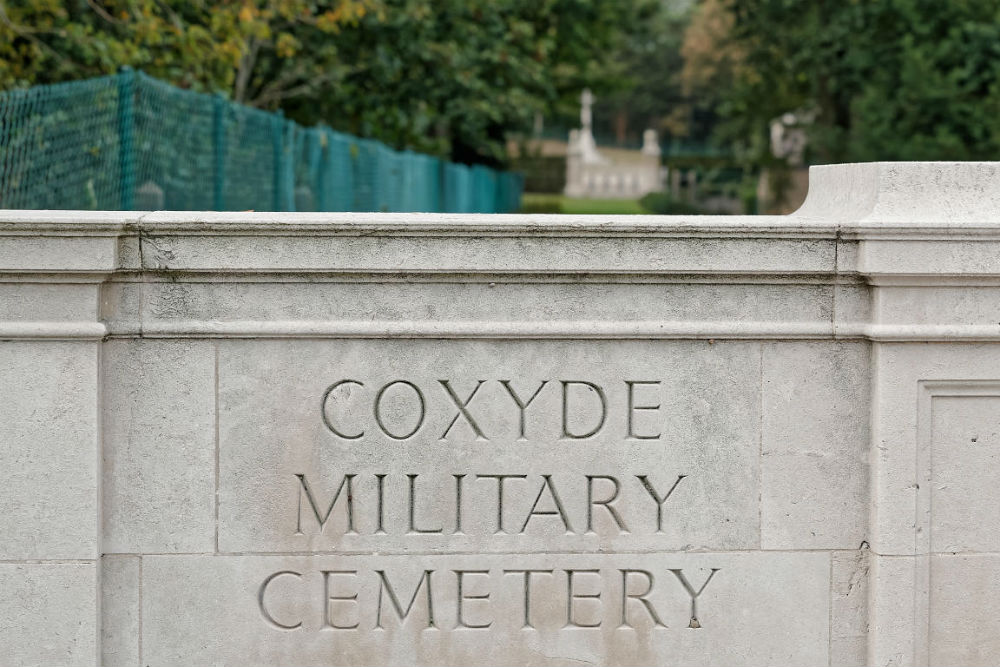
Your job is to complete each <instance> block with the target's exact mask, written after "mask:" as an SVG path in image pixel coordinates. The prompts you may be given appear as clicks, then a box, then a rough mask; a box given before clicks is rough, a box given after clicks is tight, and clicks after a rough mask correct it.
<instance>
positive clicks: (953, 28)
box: [722, 0, 1000, 162]
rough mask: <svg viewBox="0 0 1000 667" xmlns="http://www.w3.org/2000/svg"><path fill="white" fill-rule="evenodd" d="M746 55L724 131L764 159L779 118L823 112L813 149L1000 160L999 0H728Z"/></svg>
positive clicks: (837, 155) (815, 153)
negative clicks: (792, 113)
mask: <svg viewBox="0 0 1000 667" xmlns="http://www.w3.org/2000/svg"><path fill="white" fill-rule="evenodd" d="M727 3H728V4H727V8H728V10H729V11H730V12H731V13H732V15H733V18H734V28H733V30H732V33H731V35H730V39H731V40H732V43H733V44H735V46H736V47H737V49H738V50H739V51H740V52H741V54H742V56H743V58H744V60H743V67H742V70H741V71H740V72H739V73H738V76H736V77H735V82H734V85H733V86H732V87H731V89H730V90H729V93H728V94H726V95H725V97H724V100H723V102H722V104H723V106H722V111H723V113H724V115H725V116H726V118H727V123H726V126H725V129H724V132H725V134H726V136H727V137H729V138H730V139H732V140H739V138H741V137H743V138H746V137H753V139H752V142H751V143H750V144H748V145H747V148H748V149H749V150H750V152H751V153H752V154H753V155H755V156H756V159H758V160H759V159H760V158H761V157H762V156H763V154H764V153H765V152H766V149H767V144H766V138H765V136H764V132H765V129H766V127H767V124H768V123H769V121H770V120H771V119H773V118H776V117H777V116H779V115H781V114H782V113H784V112H787V111H793V110H808V111H814V112H815V113H816V118H815V122H814V123H813V124H812V126H811V127H810V128H809V135H810V137H809V138H810V149H811V151H812V155H811V157H812V160H813V161H817V162H833V161H857V160H860V161H864V160H969V159H996V158H997V155H998V153H1000V113H998V112H1000V4H998V3H997V2H996V0H955V1H953V2H938V1H936V0H846V1H845V0H727Z"/></svg>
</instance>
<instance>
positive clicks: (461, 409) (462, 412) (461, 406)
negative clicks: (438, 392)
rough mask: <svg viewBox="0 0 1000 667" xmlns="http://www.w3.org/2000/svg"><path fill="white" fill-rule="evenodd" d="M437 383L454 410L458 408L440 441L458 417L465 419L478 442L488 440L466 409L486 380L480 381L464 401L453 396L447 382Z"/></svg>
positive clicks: (453, 393) (453, 392)
mask: <svg viewBox="0 0 1000 667" xmlns="http://www.w3.org/2000/svg"><path fill="white" fill-rule="evenodd" d="M438 382H440V383H441V386H442V387H444V390H445V393H447V394H448V397H449V398H451V402H452V403H454V404H455V407H456V408H458V412H456V413H455V418H454V419H452V420H451V423H450V424H448V428H446V429H445V430H444V433H442V434H441V439H442V440H444V439H445V438H446V437H448V431H450V430H451V427H452V426H454V425H455V422H457V421H458V418H459V417H465V421H467V422H468V423H469V426H471V427H472V430H473V431H475V433H476V438H477V439H478V440H489V438H487V437H486V436H485V435H484V434H483V430H482V429H481V428H479V424H477V423H476V420H475V419H473V418H472V415H470V414H469V409H468V406H469V403H471V402H472V398H473V397H474V396H475V395H476V392H477V391H479V388H480V387H482V386H483V383H484V382H486V380H480V381H479V384H477V385H476V388H475V389H473V390H472V393H471V394H469V397H468V398H466V399H465V400H464V401H463V400H461V399H460V398H459V397H458V396H456V395H455V391H454V390H453V389H452V388H451V385H450V384H448V381H447V380H438Z"/></svg>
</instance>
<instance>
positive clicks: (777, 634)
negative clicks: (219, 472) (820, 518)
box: [142, 552, 830, 667]
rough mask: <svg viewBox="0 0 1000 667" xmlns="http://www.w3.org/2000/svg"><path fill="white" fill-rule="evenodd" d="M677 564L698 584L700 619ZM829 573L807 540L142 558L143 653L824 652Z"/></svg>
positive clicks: (803, 660)
mask: <svg viewBox="0 0 1000 667" xmlns="http://www.w3.org/2000/svg"><path fill="white" fill-rule="evenodd" d="M712 568H717V571H716V572H715V574H714V575H713V574H712ZM525 569H528V570H544V572H539V573H536V574H533V575H531V584H530V586H531V589H530V595H529V596H528V598H527V599H528V612H527V616H528V617H527V619H526V618H525V599H526V595H525V588H524V577H525V575H524V574H523V572H521V571H522V570H525ZM623 569H625V570H634V569H642V570H645V571H647V572H649V573H650V576H651V577H652V581H653V587H652V590H651V592H650V593H649V595H648V596H647V597H646V598H645V599H646V601H647V602H649V603H650V604H649V606H648V607H647V606H646V605H644V604H643V603H642V602H641V601H640V600H639V599H638V598H630V599H628V600H627V604H626V605H625V606H626V609H625V611H624V612H623V604H622V603H623V600H622V598H623V595H622V593H623V588H622V581H623V573H622V570H623ZM512 570H513V572H512ZM550 570H551V573H549V571H550ZM568 570H574V571H575V572H574V574H573V575H568V574H567V571H568ZM672 570H678V571H679V574H681V575H683V577H684V578H685V579H686V580H687V581H688V583H689V584H690V585H691V586H692V587H693V588H694V589H695V590H696V591H697V590H703V592H702V594H701V595H700V596H699V597H698V602H697V612H696V617H697V624H698V625H700V626H701V627H700V628H691V627H689V626H690V625H692V624H693V621H692V616H691V595H690V594H689V593H688V591H687V590H686V589H685V587H684V586H683V585H682V584H681V583H680V578H679V577H678V576H677V575H675V574H674V573H673V572H672ZM324 571H325V572H330V573H331V574H328V575H324V574H323V572H324ZM279 572H286V573H291V574H283V575H280V576H278V577H275V576H274V575H275V574H276V573H279ZM380 572H381V573H382V574H381V575H380V574H379V573H380ZM427 572H431V573H432V574H430V575H428V574H427ZM456 572H463V574H462V575H461V580H462V596H463V598H464V599H463V602H462V605H461V610H462V611H461V613H462V617H461V621H460V620H459V608H460V607H459V603H458V600H459V593H458V581H459V575H458V574H457V573H456ZM467 572H468V573H467ZM505 572H506V574H505ZM829 572H830V561H829V557H828V556H827V555H826V554H822V553H815V552H814V553H798V554H791V553H759V552H758V553H732V552H730V553H704V554H618V555H591V556H586V555H579V554H559V555H556V554H538V555H523V554H517V555H514V554H508V555H488V556H484V555H463V556H440V555H419V556H418V555H408V556H310V557H305V556H303V557H291V556H222V557H211V556H147V557H144V558H143V591H142V600H143V635H142V644H143V664H146V665H149V666H150V667H161V666H163V667H167V666H172V665H190V666H191V667H201V666H210V665H211V666H215V665H225V666H229V665H233V666H235V665H241V666H244V667H264V666H267V665H276V664H281V665H301V666H302V667H307V666H308V667H319V666H321V665H323V666H325V665H382V664H385V665H396V664H400V665H405V664H413V663H414V662H418V663H421V664H445V665H466V664H470V663H474V664H483V665H507V664H524V665H566V664H577V663H581V662H583V663H590V664H608V665H622V664H648V665H690V664H708V665H717V664H745V665H769V664H808V665H815V664H826V662H827V652H828V648H829V607H828V600H829V590H830V580H829ZM709 576H711V579H708V578H709ZM272 577H273V578H272ZM628 577H629V594H630V595H635V596H639V595H641V594H642V593H644V592H645V591H646V590H647V587H648V586H647V584H648V581H649V580H648V579H647V578H646V575H644V574H639V573H634V572H633V573H632V574H630V575H628ZM570 578H572V585H573V593H574V599H573V604H572V607H570V604H569V597H568V592H569V585H570V584H569V582H570ZM269 579H270V581H269ZM428 579H429V580H430V581H431V584H432V585H431V587H430V588H431V597H430V608H429V607H428V601H427V600H428V598H427V583H426V582H427V580H428ZM706 580H708V584H707V585H705V587H704V589H702V588H701V586H702V584H703V583H704V582H705V581H706ZM265 582H269V583H268V584H267V586H266V587H265V589H264V592H263V596H261V585H262V584H264V583H265ZM418 585H419V586H420V588H417V586H418ZM380 589H381V591H382V600H381V612H380V611H379V609H380V607H379V591H380ZM390 589H391V590H392V592H393V594H394V595H395V596H396V597H395V598H394V599H393V598H390V593H389V590H390ZM414 591H416V593H417V595H416V596H414ZM327 594H329V599H328V600H327V602H326V604H327V605H328V606H327V608H326V611H324V604H325V603H324V597H326V596H327ZM354 595H357V599H356V600H355V599H353V596H354ZM487 595H488V596H489V597H488V598H485V597H477V596H487ZM588 595H600V599H597V598H593V597H589V598H588V597H584V596H588ZM341 598H351V599H341ZM411 599H412V600H413V606H412V608H411V609H410V610H409V613H408V614H406V615H405V619H404V620H403V621H402V622H401V621H400V614H399V613H398V611H397V608H396V607H395V606H394V600H395V601H398V602H399V603H400V608H401V611H403V612H406V611H407V608H408V606H409V602H410V600H411ZM178 609H182V610H184V613H177V611H178ZM429 609H430V611H429ZM570 609H572V612H571V611H570ZM650 609H652V613H651V612H650ZM570 613H572V618H570ZM653 613H655V614H656V617H657V619H659V621H660V622H661V623H662V624H663V625H664V626H666V627H658V626H657V625H656V622H655V621H654V620H653V616H652V614H653ZM623 614H624V616H623ZM268 616H270V619H268ZM432 617H433V618H432ZM300 623H301V625H299V624H300ZM355 624H357V626H358V627H356V628H353V629H337V628H335V627H331V626H344V627H346V626H353V625H355ZM486 624H490V627H489V628H473V627H465V626H474V625H486ZM526 624H530V626H531V627H526ZM380 625H381V628H380V627H379V626H380ZM280 626H295V627H284V628H283V627H280ZM585 626H592V627H585Z"/></svg>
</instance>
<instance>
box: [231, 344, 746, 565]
mask: <svg viewBox="0 0 1000 667" xmlns="http://www.w3.org/2000/svg"><path fill="white" fill-rule="evenodd" d="M759 373H760V348H759V346H758V344H756V343H709V342H678V343H666V342H659V343H654V342H637V341H628V342H575V343H569V342H541V341H536V342H509V343H491V342H483V341H479V342H475V341H284V342H278V341H275V342H245V343H240V342H227V343H225V344H223V345H222V346H221V352H220V360H219V435H220V468H219V472H220V476H219V485H220V486H219V502H220V505H219V547H220V549H221V551H223V552H239V553H244V552H276V551H336V552H351V551H370V550H374V551H379V552H398V551H418V552H419V551H435V550H447V551H451V552H464V551H472V552H479V551H482V552H506V551H514V552H540V551H605V550H616V551H617V550H628V551H651V550H665V549H682V550H692V549H716V550H718V549H747V548H752V547H755V546H756V545H757V544H758V541H759V527H758V512H757V498H758V494H759V487H758V478H759V472H758V446H759V445H758V439H759V436H758V433H759V424H760V413H759V409H760V407H759V404H760V403H759V395H758V387H759Z"/></svg>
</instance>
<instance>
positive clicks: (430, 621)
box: [375, 570, 437, 630]
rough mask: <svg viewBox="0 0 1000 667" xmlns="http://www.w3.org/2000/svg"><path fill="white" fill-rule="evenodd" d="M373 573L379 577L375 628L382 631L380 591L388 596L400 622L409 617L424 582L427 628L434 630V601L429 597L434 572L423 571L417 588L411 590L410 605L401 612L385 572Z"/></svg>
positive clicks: (397, 599) (377, 571)
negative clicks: (425, 583)
mask: <svg viewBox="0 0 1000 667" xmlns="http://www.w3.org/2000/svg"><path fill="white" fill-rule="evenodd" d="M375 573H376V574H377V575H378V577H379V585H378V608H377V610H376V612H375V627H376V628H377V629H379V630H382V629H383V628H382V591H383V590H384V591H385V592H386V593H388V594H389V602H391V603H392V606H393V607H394V608H395V609H396V615H397V616H398V617H399V620H400V622H402V621H404V620H406V617H407V616H409V615H410V610H411V609H413V603H414V602H416V601H417V595H418V594H419V593H420V587H421V586H422V585H423V583H424V581H426V582H427V587H426V589H427V627H428V628H434V627H437V626H436V625H434V599H433V596H432V595H431V575H432V574H434V570H424V573H423V575H421V577H420V581H418V582H417V587H416V588H415V589H414V590H413V597H411V598H410V603H409V604H408V605H406V610H405V611H404V610H403V606H402V605H401V604H399V598H397V597H396V593H395V592H394V591H393V590H392V585H391V584H390V583H389V580H388V579H386V576H385V570H375Z"/></svg>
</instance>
